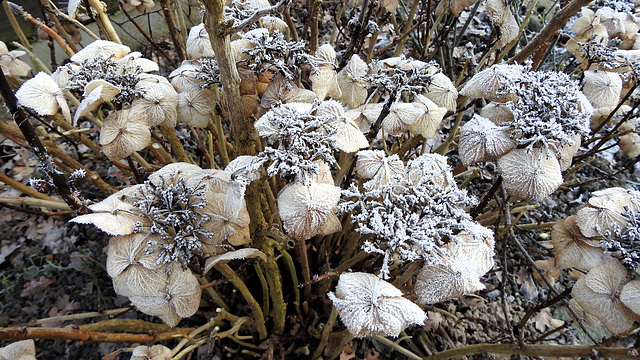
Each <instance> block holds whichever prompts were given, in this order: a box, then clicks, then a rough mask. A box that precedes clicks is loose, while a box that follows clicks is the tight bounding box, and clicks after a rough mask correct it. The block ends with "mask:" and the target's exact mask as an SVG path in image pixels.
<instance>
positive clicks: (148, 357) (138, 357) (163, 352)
mask: <svg viewBox="0 0 640 360" xmlns="http://www.w3.org/2000/svg"><path fill="white" fill-rule="evenodd" d="M171 358H172V355H171V349H169V348H168V347H166V346H163V345H152V346H146V345H140V346H136V347H135V348H134V349H133V352H131V359H130V360H171Z"/></svg>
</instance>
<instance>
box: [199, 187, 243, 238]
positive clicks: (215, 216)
mask: <svg viewBox="0 0 640 360" xmlns="http://www.w3.org/2000/svg"><path fill="white" fill-rule="evenodd" d="M235 201H237V202H238V203H239V205H240V206H237V205H238V204H236V203H234V200H233V199H229V198H228V197H227V196H226V194H224V193H223V194H220V193H216V194H211V195H209V196H207V204H206V205H205V207H204V208H203V209H202V210H201V212H202V213H205V214H207V216H209V220H207V221H206V222H205V223H204V224H202V228H203V229H204V230H206V231H208V232H210V233H212V234H213V237H212V238H211V239H203V242H204V243H205V244H208V245H212V246H217V245H220V244H221V243H222V242H223V241H225V240H226V241H228V242H229V244H231V245H235V246H238V245H243V244H246V243H248V242H249V240H250V237H249V213H248V211H247V206H246V203H245V201H244V198H240V199H235Z"/></svg>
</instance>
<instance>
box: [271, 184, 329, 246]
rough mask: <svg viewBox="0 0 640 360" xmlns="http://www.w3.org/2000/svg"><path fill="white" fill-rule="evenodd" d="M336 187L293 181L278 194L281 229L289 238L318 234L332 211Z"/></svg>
mask: <svg viewBox="0 0 640 360" xmlns="http://www.w3.org/2000/svg"><path fill="white" fill-rule="evenodd" d="M339 199H340V188H338V187H336V186H333V185H330V184H318V183H311V184H310V185H304V184H302V183H299V182H294V183H290V184H288V185H286V186H285V187H284V188H283V189H282V190H281V191H280V193H279V194H278V209H279V210H280V218H281V219H282V222H283V225H284V228H285V230H286V231H287V233H288V234H289V235H291V237H293V238H294V239H298V240H305V239H308V238H310V237H312V236H315V235H317V234H319V233H320V231H321V229H322V227H323V226H324V224H325V223H326V222H327V219H328V218H329V216H330V215H331V214H332V213H334V212H335V211H336V206H337V204H338V200H339Z"/></svg>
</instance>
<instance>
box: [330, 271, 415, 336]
mask: <svg viewBox="0 0 640 360" xmlns="http://www.w3.org/2000/svg"><path fill="white" fill-rule="evenodd" d="M327 295H328V296H329V299H331V301H332V302H333V305H334V306H335V307H336V310H337V312H338V314H339V315H340V320H342V323H343V324H345V326H346V327H347V329H348V330H349V332H350V333H351V334H352V335H353V336H356V337H367V336H374V335H381V336H398V335H399V334H400V332H402V331H403V330H404V329H405V328H406V327H407V326H409V325H412V324H418V325H422V324H423V323H424V321H425V320H426V319H427V316H426V315H425V313H424V311H422V309H420V307H419V306H418V305H416V304H414V303H412V302H411V301H410V300H408V299H405V298H404V297H402V291H400V290H398V289H397V288H396V287H395V286H393V285H391V284H389V283H388V282H386V281H384V280H380V279H379V278H378V277H377V276H375V275H372V274H367V273H344V274H342V275H340V280H339V281H338V285H337V286H336V290H335V294H334V293H333V292H329V293H328V294H327Z"/></svg>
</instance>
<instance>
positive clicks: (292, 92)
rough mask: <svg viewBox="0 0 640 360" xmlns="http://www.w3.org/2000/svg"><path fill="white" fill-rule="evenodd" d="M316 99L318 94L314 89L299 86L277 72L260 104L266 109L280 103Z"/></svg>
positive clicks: (303, 101) (310, 102)
mask: <svg viewBox="0 0 640 360" xmlns="http://www.w3.org/2000/svg"><path fill="white" fill-rule="evenodd" d="M315 101H316V94H315V93H314V92H313V91H311V90H307V89H302V88H299V87H298V86H296V85H295V84H294V83H293V81H291V80H287V79H285V77H284V75H283V74H281V73H276V74H275V75H273V77H272V78H271V80H270V81H269V84H268V85H267V87H266V89H265V91H264V93H263V94H262V99H260V106H261V107H262V108H264V109H270V108H271V107H273V106H274V105H278V104H280V103H283V104H288V103H308V104H313V103H314V102H315Z"/></svg>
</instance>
